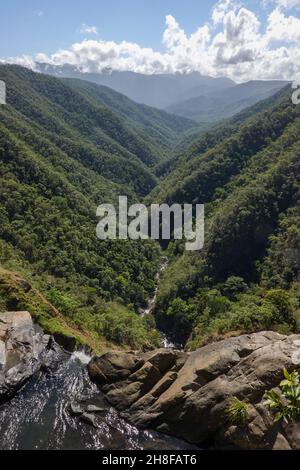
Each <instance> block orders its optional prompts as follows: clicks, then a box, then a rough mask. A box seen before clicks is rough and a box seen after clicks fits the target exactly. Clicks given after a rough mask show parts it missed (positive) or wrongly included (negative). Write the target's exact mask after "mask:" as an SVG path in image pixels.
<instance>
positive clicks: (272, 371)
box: [88, 332, 300, 449]
mask: <svg viewBox="0 0 300 470" xmlns="http://www.w3.org/2000/svg"><path fill="white" fill-rule="evenodd" d="M299 345H300V335H291V336H283V335H280V334H278V333H275V332H260V333H254V334H249V335H243V336H240V337H236V338H230V339H226V340H223V341H220V342H217V343H213V344H209V345H207V346H204V347H203V348H200V349H198V350H197V351H195V352H193V353H190V354H188V353H182V352H179V351H174V350H168V349H158V350H155V351H151V352H148V353H136V352H131V353H125V352H111V353H107V354H104V355H103V356H101V357H95V358H93V359H92V361H91V362H90V364H89V366H88V369H89V373H90V377H91V379H92V380H93V381H94V382H96V383H97V384H98V386H99V387H100V389H101V391H102V392H103V393H104V394H105V396H106V398H107V400H108V402H109V403H110V404H112V405H113V406H115V407H116V408H117V409H118V410H119V411H120V412H121V413H122V416H123V417H124V418H125V419H127V420H128V421H129V422H130V423H132V424H134V425H136V426H140V427H147V428H153V429H156V430H158V431H161V432H164V433H168V434H171V435H174V436H176V437H179V438H181V439H185V440H187V441H189V442H191V443H194V444H198V445H203V444H205V443H209V445H215V446H217V447H235V448H245V449H300V425H299V424H298V423H294V424H290V425H282V424H281V423H279V424H274V420H273V416H272V415H271V414H270V412H269V411H268V410H267V409H266V407H265V406H264V402H263V396H264V393H265V391H266V390H271V389H273V388H275V387H277V386H278V384H279V383H280V381H281V379H282V372H283V369H284V368H286V369H287V370H288V371H292V370H295V369H298V367H299V366H298V365H297V364H298V361H297V358H298V359H299V358H300V346H299ZM232 397H237V398H238V399H240V400H243V401H245V402H247V404H248V409H249V413H248V420H247V424H245V425H240V426H235V425H231V424H230V423H229V422H228V414H227V409H228V406H229V404H230V402H231V399H232Z"/></svg>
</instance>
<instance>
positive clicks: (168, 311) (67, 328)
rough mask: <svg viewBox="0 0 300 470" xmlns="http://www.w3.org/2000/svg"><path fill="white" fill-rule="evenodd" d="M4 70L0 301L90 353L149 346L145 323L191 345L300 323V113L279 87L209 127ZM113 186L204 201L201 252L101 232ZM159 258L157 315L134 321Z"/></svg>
mask: <svg viewBox="0 0 300 470" xmlns="http://www.w3.org/2000/svg"><path fill="white" fill-rule="evenodd" d="M0 79H1V80H4V81H5V82H6V85H7V103H8V104H7V105H5V106H1V107H0V309H6V308H7V309H8V308H9V309H11V308H13V309H28V310H30V311H31V312H32V313H33V314H34V315H35V316H36V318H37V320H38V321H39V322H40V324H42V326H43V327H44V328H45V329H47V330H48V331H50V332H54V333H57V334H62V335H65V336H75V337H76V340H78V341H80V342H86V343H87V344H89V345H91V346H92V347H95V344H96V345H98V346H99V345H100V346H99V349H100V348H101V347H102V346H103V347H105V344H108V343H109V344H111V343H115V344H118V345H124V346H129V347H141V346H145V347H151V346H155V345H158V344H159V334H158V333H157V330H156V328H155V321H156V322H157V325H158V327H159V328H160V329H162V330H164V331H166V332H168V334H170V335H171V336H172V337H173V339H174V340H175V341H176V342H182V343H186V342H187V347H188V348H190V349H193V348H195V347H197V346H199V345H200V344H203V343H205V342H207V341H209V340H210V339H211V338H219V337H220V338H221V337H223V336H224V335H229V334H237V333H239V332H248V331H257V330H261V329H275V330H277V331H284V332H292V331H296V330H297V329H298V328H299V326H300V315H299V313H298V312H299V301H300V295H299V279H298V278H299V270H300V255H299V253H300V251H299V242H300V214H299V184H300V168H299V165H300V164H299V156H300V155H299V153H300V108H299V106H295V105H293V104H292V102H291V90H290V89H289V87H288V88H286V89H284V90H283V91H280V92H278V93H277V94H276V95H275V96H273V97H272V98H269V99H267V100H265V101H262V102H260V103H257V104H256V105H254V106H253V107H251V108H248V109H246V110H244V111H242V112H241V113H239V114H238V115H236V116H234V117H233V118H230V119H229V120H227V121H224V122H221V123H218V124H217V125H214V127H212V128H208V129H205V128H200V127H198V128H197V127H196V125H195V123H193V122H192V121H189V120H187V119H184V118H181V117H178V116H173V115H170V114H168V113H165V112H163V111H159V110H156V109H154V108H150V107H147V106H145V105H139V104H137V103H134V102H132V101H131V100H129V99H128V98H126V97H124V96H123V95H120V94H119V93H117V92H114V91H112V90H110V89H109V88H106V87H102V86H98V85H95V84H91V83H87V82H84V81H80V80H69V79H68V80H65V79H64V80H60V79H57V78H53V77H48V76H46V75H42V74H36V73H34V72H32V71H29V70H26V69H24V68H21V67H18V66H0ZM119 195H128V197H129V199H130V201H131V202H142V201H143V200H144V201H146V202H147V203H148V204H150V203H152V202H167V203H174V202H177V203H185V202H187V203H196V202H197V203H205V210H206V240H205V246H204V249H203V250H202V251H201V252H194V253H188V252H184V242H183V241H182V242H180V241H177V242H171V243H170V244H169V246H168V247H167V249H166V251H163V250H162V249H161V247H160V246H159V244H158V243H156V242H152V241H147V242H145V241H143V242H140V241H136V242H133V241H107V242H101V241H99V240H97V238H96V235H95V229H96V224H97V218H96V215H95V214H96V207H97V205H98V204H100V203H102V202H112V203H116V202H117V198H118V196H119ZM166 254H167V256H168V258H169V265H168V268H167V269H166V271H165V272H164V274H163V276H162V279H161V283H160V288H159V292H158V299H157V304H156V308H155V312H154V314H155V318H154V316H152V315H149V316H147V317H145V318H141V317H140V316H139V315H138V312H139V310H140V309H141V308H144V307H145V306H146V303H147V298H149V297H151V296H152V295H153V293H154V291H155V287H156V286H155V283H156V280H155V277H156V276H155V275H156V272H157V270H158V266H159V263H160V260H161V258H162V257H163V256H165V255H166ZM16 273H17V274H16ZM16 276H17V277H16ZM18 276H19V277H18ZM53 312H54V313H53ZM107 342H108V343H107ZM101 345H102V346H101Z"/></svg>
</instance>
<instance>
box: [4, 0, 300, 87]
mask: <svg viewBox="0 0 300 470" xmlns="http://www.w3.org/2000/svg"><path fill="white" fill-rule="evenodd" d="M274 2H277V4H278V5H277V6H276V5H275V3H274ZM298 3H300V0H274V1H273V8H271V9H270V11H269V14H268V15H267V20H265V19H264V20H262V18H260V17H259V16H258V14H257V13H255V12H253V11H251V10H250V9H248V8H246V7H245V6H243V5H242V4H240V3H238V2H237V1H235V0H219V1H218V2H217V3H216V5H215V7H214V8H213V10H212V12H211V18H210V20H209V21H208V22H207V23H205V24H202V25H199V27H198V28H197V29H196V31H195V32H194V33H192V34H187V33H186V32H185V31H184V29H183V28H182V27H181V26H180V24H179V22H178V21H177V20H176V18H174V17H173V16H172V15H168V16H167V17H166V28H165V31H164V34H163V38H162V42H163V46H164V51H163V52H159V51H155V50H154V49H152V48H145V47H141V46H140V45H139V44H137V43H133V42H127V41H122V42H114V41H105V40H104V39H102V38H101V39H100V38H99V39H98V40H96V39H93V40H92V39H84V40H83V41H81V42H77V43H75V44H73V45H72V46H71V47H70V48H68V49H61V50H58V51H56V52H55V53H54V54H52V55H50V56H49V55H45V54H43V53H39V54H37V55H36V56H35V57H28V56H25V57H18V58H10V59H6V61H7V62H14V63H18V64H22V65H25V66H27V67H31V68H34V69H35V70H38V63H40V62H42V63H44V64H49V65H53V66H63V65H72V66H74V67H76V68H77V69H78V70H81V71H82V72H92V73H100V72H101V71H103V70H104V69H110V70H120V71H125V70H128V71H134V72H139V73H145V74H152V73H174V72H181V73H188V72H192V71H198V72H200V73H202V74H206V75H211V76H223V75H225V76H228V77H230V78H233V79H234V80H236V81H245V80H251V79H270V78H273V79H287V80H293V79H294V78H296V77H297V76H299V75H300V47H299V46H300V18H298V17H297V16H295V14H292V11H287V10H286V8H288V7H289V6H290V7H291V6H292V5H293V6H297V4H298ZM279 4H280V5H279ZM82 31H83V32H84V33H85V34H88V33H90V34H96V33H97V29H96V28H95V27H93V26H87V25H82Z"/></svg>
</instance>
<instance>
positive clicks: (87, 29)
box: [79, 23, 98, 36]
mask: <svg viewBox="0 0 300 470" xmlns="http://www.w3.org/2000/svg"><path fill="white" fill-rule="evenodd" d="M79 32H80V34H95V35H96V36H97V35H98V30H97V28H96V26H89V25H87V24H85V23H83V24H82V25H81V27H80V29H79Z"/></svg>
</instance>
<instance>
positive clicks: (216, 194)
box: [156, 87, 300, 347]
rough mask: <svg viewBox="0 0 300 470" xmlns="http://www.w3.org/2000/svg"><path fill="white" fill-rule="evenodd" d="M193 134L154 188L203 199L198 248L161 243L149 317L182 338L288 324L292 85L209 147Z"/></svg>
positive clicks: (298, 143) (292, 277)
mask: <svg viewBox="0 0 300 470" xmlns="http://www.w3.org/2000/svg"><path fill="white" fill-rule="evenodd" d="M265 106H266V103H265V104H264V106H263V107H265ZM249 114H250V115H251V114H252V113H251V111H249ZM225 129H226V127H225ZM219 132H220V134H219V136H220V137H221V135H222V132H221V130H220V131H219ZM225 133H226V132H225ZM202 139H203V138H202ZM200 142H201V139H200V141H198V143H197V145H194V146H192V147H191V148H194V150H195V154H193V153H192V154H190V155H189V158H188V159H187V161H185V162H183V163H182V164H181V165H179V166H178V168H177V169H176V170H175V171H174V173H173V174H171V175H170V176H169V177H168V178H167V179H166V181H165V187H164V188H162V189H161V192H160V193H158V195H156V197H157V198H158V199H159V200H162V199H164V200H167V201H168V202H169V203H171V202H175V201H176V202H194V203H195V202H198V203H205V204H206V240H205V247H204V250H202V251H201V252H199V253H192V254H188V253H184V254H181V253H182V248H181V246H180V245H181V244H180V243H177V244H175V246H172V247H171V248H170V250H171V252H172V253H173V258H172V259H173V261H172V263H171V264H170V266H169V268H168V270H167V272H166V274H165V277H164V280H163V283H162V285H161V290H160V295H159V300H158V304H157V315H158V318H159V320H160V322H161V324H162V325H163V326H164V327H165V328H168V329H173V332H174V335H175V337H176V335H177V336H178V335H179V337H180V338H181V340H185V339H187V338H188V336H189V335H190V334H191V333H192V336H191V338H190V343H189V344H190V347H195V346H197V345H199V344H201V343H202V342H203V341H206V340H207V339H208V338H209V337H211V336H214V337H215V336H218V335H223V334H226V333H228V332H233V331H236V332H243V331H244V332H248V331H255V330H259V329H268V328H269V329H277V330H279V331H292V330H293V329H295V328H297V321H298V309H299V304H298V288H299V285H298V278H299V274H300V263H299V215H298V212H299V211H298V208H299V202H300V199H299V197H300V196H299V189H300V167H299V155H300V108H299V106H295V105H293V104H292V102H291V89H290V88H289V87H288V88H287V89H285V90H284V91H283V92H281V93H280V94H279V95H278V96H277V98H276V99H275V100H274V102H273V104H272V106H270V102H269V103H268V109H266V110H264V111H262V112H259V113H257V114H256V115H254V116H252V117H250V118H249V119H248V120H246V121H245V122H243V123H242V125H241V126H240V127H238V129H236V131H235V132H233V133H232V135H230V136H227V137H225V138H221V139H219V138H218V137H217V138H216V140H215V142H214V144H213V145H212V147H210V146H208V145H207V140H205V139H203V140H202V144H201V145H200V146H199V143H200Z"/></svg>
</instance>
